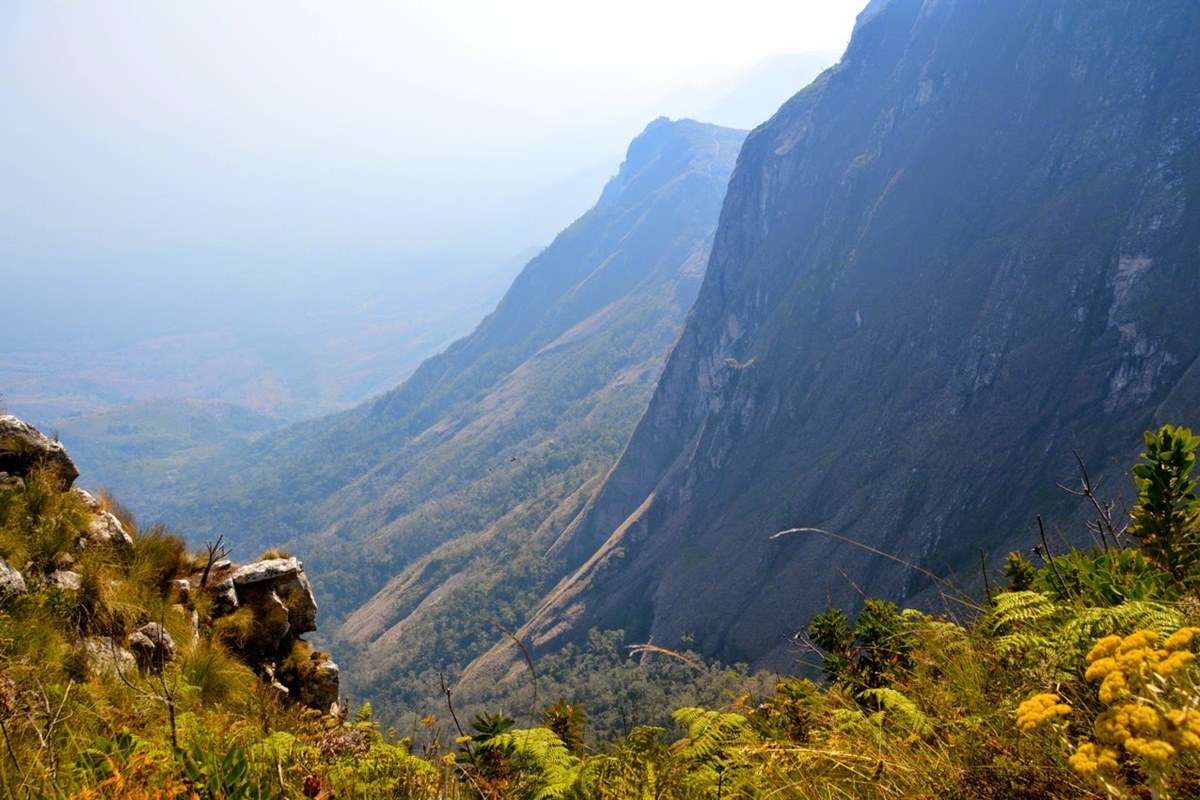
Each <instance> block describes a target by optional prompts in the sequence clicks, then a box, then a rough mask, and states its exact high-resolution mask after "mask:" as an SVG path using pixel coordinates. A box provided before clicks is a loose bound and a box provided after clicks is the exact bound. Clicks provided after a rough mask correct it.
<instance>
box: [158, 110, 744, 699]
mask: <svg viewBox="0 0 1200 800" xmlns="http://www.w3.org/2000/svg"><path fill="white" fill-rule="evenodd" d="M743 136H744V134H743V133H741V132H738V131H731V130H726V129H722V128H717V127H713V126H709V125H703V124H700V123H696V122H692V121H679V122H669V121H667V120H665V119H663V120H658V121H656V122H654V123H652V124H651V125H650V126H649V127H648V128H647V129H646V131H645V132H644V133H643V134H642V135H641V136H639V137H638V138H637V139H636V140H635V141H634V142H633V143H632V144H631V145H630V148H629V153H628V157H627V159H626V161H625V163H624V164H623V165H622V167H621V170H620V172H619V174H618V175H617V176H616V177H615V178H613V180H612V181H611V182H610V183H609V185H608V186H607V187H606V188H605V190H604V193H603V195H602V197H601V198H600V200H599V202H598V203H597V205H596V207H595V208H594V209H592V210H591V211H590V212H588V213H587V214H585V215H584V216H583V217H581V218H580V219H579V220H578V221H577V222H575V223H574V224H573V225H572V226H571V227H569V228H568V229H567V230H565V231H564V232H563V233H562V234H560V235H559V236H558V238H557V239H556V240H555V241H554V243H553V244H551V245H550V246H549V247H548V248H547V249H546V250H545V251H544V252H542V253H541V254H540V255H538V256H537V257H536V258H534V259H533V260H532V261H531V262H530V263H529V264H528V266H527V267H526V268H525V270H524V271H523V272H522V273H521V274H520V275H519V276H518V277H517V279H516V280H515V282H514V283H513V285H512V287H511V289H510V290H509V292H508V294H507V295H506V296H505V297H504V299H503V300H502V301H501V303H500V304H499V306H498V307H497V308H496V310H495V311H494V312H493V313H492V314H491V315H489V316H488V317H487V318H486V319H485V320H484V321H483V322H482V323H481V324H480V325H479V327H478V329H477V330H476V331H475V332H474V333H472V334H471V335H470V336H469V337H467V338H465V339H463V340H461V341H459V342H457V343H455V344H454V345H453V346H451V347H450V348H449V349H448V350H447V351H446V352H445V353H443V354H442V355H440V356H437V357H436V358H433V359H430V360H429V361H427V362H426V363H425V364H423V365H422V366H421V367H420V369H418V370H417V371H416V373H415V374H414V375H413V376H412V377H411V378H410V379H409V380H407V381H406V382H405V383H404V384H403V385H401V386H400V387H399V388H397V389H396V390H394V391H392V392H389V393H387V394H385V395H383V396H381V397H380V398H378V399H377V400H375V401H373V402H371V403H369V404H367V405H364V406H362V407H360V408H357V409H355V410H353V411H350V412H347V413H345V414H342V415H340V416H335V417H331V418H326V419H321V420H317V421H314V422H311V423H304V424H301V425H298V426H295V427H293V428H290V429H288V430H286V431H284V432H282V433H279V434H272V435H269V436H266V437H263V438H262V439H261V440H260V441H258V442H257V443H255V444H254V445H252V446H249V447H237V448H233V449H231V450H229V451H227V452H225V453H223V454H222V455H221V457H219V458H215V459H213V460H211V461H210V462H209V463H208V464H207V465H206V467H205V469H203V470H201V471H200V472H199V473H193V474H192V475H190V476H189V479H188V481H187V482H186V483H185V482H181V484H182V485H178V486H177V487H176V488H175V489H174V492H175V493H174V494H172V495H164V497H163V501H164V505H167V504H174V505H169V506H168V507H167V508H166V516H167V518H168V519H169V520H171V521H175V522H178V523H179V524H180V527H181V528H183V529H185V530H187V531H188V532H189V535H192V536H193V537H198V538H202V537H203V536H205V535H207V534H209V533H210V532H212V533H216V532H223V533H226V534H227V536H228V538H229V539H230V540H231V541H234V542H237V543H239V545H241V546H242V547H244V548H245V552H247V553H250V552H253V551H254V550H257V549H260V548H262V547H266V546H269V545H274V544H280V543H284V544H286V545H287V546H288V547H289V548H290V549H292V550H293V551H295V552H302V553H304V554H305V563H306V567H307V569H308V571H309V573H310V574H311V575H313V576H314V586H315V589H316V591H317V595H318V598H319V600H320V601H321V604H322V609H323V613H325V614H326V619H327V620H331V621H332V626H330V627H328V628H327V630H328V631H330V632H331V634H332V636H333V637H336V639H337V640H338V641H339V653H340V654H342V653H344V654H345V655H344V657H342V660H343V665H344V666H345V667H346V673H347V675H348V676H349V681H350V684H351V686H352V688H353V689H354V690H355V691H357V692H363V693H367V695H368V696H370V697H373V698H376V699H378V698H381V697H382V698H387V699H391V700H404V701H406V702H405V705H411V704H413V703H415V700H416V699H417V698H418V697H432V698H434V699H435V701H436V699H437V698H438V681H437V677H436V672H437V671H438V670H444V671H447V672H450V673H451V674H456V673H457V672H458V671H459V670H461V668H462V667H465V666H466V664H467V663H469V662H470V661H471V660H472V659H474V658H476V657H477V656H479V655H480V654H482V653H483V652H484V651H485V650H486V649H487V648H488V647H489V646H490V645H491V644H492V643H493V642H494V641H495V640H496V637H497V636H501V635H503V634H502V630H503V629H504V628H510V629H512V628H516V627H518V626H519V625H521V624H522V623H523V622H524V621H525V620H526V619H527V618H528V615H529V614H530V613H531V612H532V611H533V609H534V608H535V607H536V604H537V603H538V601H539V600H540V599H541V598H542V597H543V596H544V595H545V593H546V592H547V591H549V589H550V588H551V587H552V586H553V585H554V584H555V582H557V581H558V580H559V579H560V578H561V577H562V576H563V574H564V569H565V567H564V566H563V563H562V562H561V560H560V559H556V558H546V552H547V551H548V550H549V549H550V548H551V546H552V545H553V543H554V541H555V538H556V537H557V536H558V535H559V533H560V532H561V530H562V529H563V527H564V526H565V525H566V524H567V523H568V522H569V521H570V519H571V517H572V516H573V515H574V514H575V513H576V512H577V511H578V509H579V508H580V507H581V506H582V505H583V504H584V503H586V502H587V500H588V498H589V497H590V496H591V494H592V492H593V491H594V489H595V487H596V486H597V485H598V484H599V482H600V480H601V479H602V478H603V476H604V474H605V472H606V471H607V470H608V468H609V467H610V466H611V465H612V463H613V461H614V460H615V459H616V457H617V455H618V454H619V453H620V450H621V447H622V446H623V445H624V443H625V441H626V440H627V438H628V436H629V433H630V431H631V430H632V429H633V426H634V424H635V423H636V421H637V418H638V415H639V414H640V413H641V412H642V410H643V408H644V406H645V403H646V400H647V398H648V397H649V395H650V392H651V391H652V389H653V385H654V381H655V379H656V378H657V376H658V373H659V371H660V370H661V367H662V363H663V360H664V359H665V357H666V354H667V352H668V351H669V349H670V347H671V345H672V344H673V342H674V341H675V338H676V337H677V335H678V332H679V329H680V327H681V325H682V322H683V318H684V315H685V314H686V312H687V309H688V308H689V306H690V305H691V303H692V302H693V300H694V299H695V296H696V292H697V290H698V288H699V285H700V281H701V278H702V276H703V267H704V264H705V262H706V260H707V256H708V250H709V246H710V244H711V237H712V232H713V230H714V229H715V227H716V224H717V216H718V212H719V209H720V206H721V198H722V197H723V194H724V189H725V185H726V183H727V181H728V178H729V174H730V171H731V170H732V167H733V163H734V159H735V157H736V154H737V151H738V148H739V147H740V145H741V141H742V138H743ZM448 619H453V620H455V622H454V624H446V621H447V620H448ZM327 624H328V623H327ZM356 651H357V652H356ZM388 707H389V708H395V707H396V706H395V704H393V703H389V704H388ZM425 710H426V709H425V708H421V709H420V711H421V713H424V711H425Z"/></svg>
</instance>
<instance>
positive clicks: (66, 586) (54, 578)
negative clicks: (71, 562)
mask: <svg viewBox="0 0 1200 800" xmlns="http://www.w3.org/2000/svg"><path fill="white" fill-rule="evenodd" d="M50 585H51V586H56V587H58V588H59V589H62V590H63V591H65V592H78V591H79V589H80V587H81V586H83V579H82V578H81V577H80V575H79V573H78V572H73V571H71V570H69V569H60V570H55V571H54V572H51V573H50Z"/></svg>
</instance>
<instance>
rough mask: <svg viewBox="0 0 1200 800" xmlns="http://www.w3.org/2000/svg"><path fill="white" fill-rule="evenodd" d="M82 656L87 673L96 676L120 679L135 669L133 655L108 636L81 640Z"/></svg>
mask: <svg viewBox="0 0 1200 800" xmlns="http://www.w3.org/2000/svg"><path fill="white" fill-rule="evenodd" d="M83 654H84V656H85V658H86V659H87V666H88V672H90V673H92V674H97V675H108V676H111V677H122V676H126V675H129V674H130V673H131V672H133V671H134V670H136V669H137V660H136V659H135V658H134V657H133V653H131V652H129V651H128V650H126V649H125V648H124V647H121V646H120V645H118V644H117V643H116V642H115V641H114V640H113V639H112V638H111V637H108V636H89V637H88V638H87V639H84V640H83Z"/></svg>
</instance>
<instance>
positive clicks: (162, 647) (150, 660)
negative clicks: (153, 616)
mask: <svg viewBox="0 0 1200 800" xmlns="http://www.w3.org/2000/svg"><path fill="white" fill-rule="evenodd" d="M129 650H130V652H132V653H133V657H134V660H136V661H137V665H138V669H140V670H142V671H143V672H153V673H159V672H162V669H163V667H164V666H166V665H167V664H168V663H170V662H171V661H174V660H175V640H174V639H172V638H171V634H169V633H167V630H166V628H164V627H163V626H162V625H159V624H158V623H157V622H148V623H146V624H145V625H143V626H142V627H140V628H138V629H137V630H136V631H134V632H133V634H132V635H130V637H129Z"/></svg>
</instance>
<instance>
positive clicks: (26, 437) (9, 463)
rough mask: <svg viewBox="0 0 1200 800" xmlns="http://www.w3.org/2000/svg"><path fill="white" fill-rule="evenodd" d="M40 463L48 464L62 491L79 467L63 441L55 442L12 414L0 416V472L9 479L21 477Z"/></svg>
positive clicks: (75, 476)
mask: <svg viewBox="0 0 1200 800" xmlns="http://www.w3.org/2000/svg"><path fill="white" fill-rule="evenodd" d="M39 465H45V466H47V467H50V468H51V469H52V470H53V471H54V472H55V473H56V474H57V475H58V479H59V482H60V484H61V486H62V488H63V489H64V490H66V489H68V488H70V486H71V484H72V483H74V482H75V479H76V478H78V477H79V470H78V469H77V468H76V466H75V462H74V461H72V460H71V457H70V456H69V455H67V449H66V448H65V447H63V446H62V442H56V441H54V440H53V439H51V438H49V437H47V436H46V435H44V434H43V433H42V432H41V431H39V430H38V429H37V428H35V427H33V426H32V425H30V424H28V423H27V422H23V421H21V420H19V419H17V418H16V417H14V416H12V415H11V414H3V415H0V472H4V473H7V474H8V476H9V477H10V478H11V477H14V476H15V477H18V478H24V477H25V476H27V475H28V474H29V473H30V472H31V471H32V470H33V469H34V468H35V467H37V466H39Z"/></svg>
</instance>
